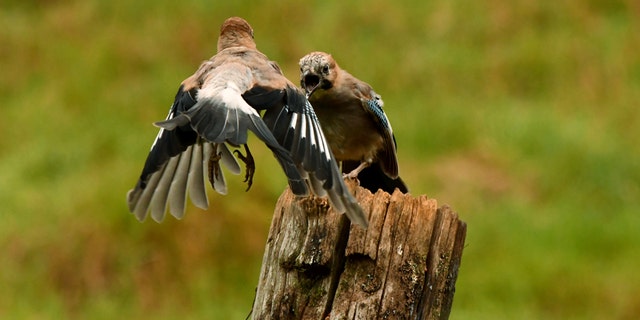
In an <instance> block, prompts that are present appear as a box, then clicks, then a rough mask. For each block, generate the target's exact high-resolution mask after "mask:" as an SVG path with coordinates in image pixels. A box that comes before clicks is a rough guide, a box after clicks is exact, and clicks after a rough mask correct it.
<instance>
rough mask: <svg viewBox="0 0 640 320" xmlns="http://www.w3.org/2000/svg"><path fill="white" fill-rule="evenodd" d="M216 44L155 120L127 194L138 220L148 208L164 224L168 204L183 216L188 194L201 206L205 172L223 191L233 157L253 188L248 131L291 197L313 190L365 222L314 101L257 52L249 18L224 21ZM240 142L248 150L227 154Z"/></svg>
mask: <svg viewBox="0 0 640 320" xmlns="http://www.w3.org/2000/svg"><path fill="white" fill-rule="evenodd" d="M217 49H218V50H217V53H216V55H214V56H213V57H212V58H211V59H209V60H207V61H205V62H203V63H202V64H201V65H200V68H199V69H198V70H197V71H196V72H195V74H193V75H192V76H190V77H188V78H187V79H186V80H184V81H183V82H182V84H181V85H180V88H179V89H178V93H177V94H176V97H175V100H174V103H173V105H172V106H171V109H170V110H169V115H168V116H167V119H166V120H165V121H161V122H157V123H156V125H157V126H158V127H160V132H159V133H158V135H157V137H156V139H155V141H154V143H153V145H152V147H151V150H150V152H149V155H148V157H147V160H146V162H145V165H144V168H143V170H142V174H141V175H140V179H139V180H138V183H137V184H136V186H135V187H134V188H133V189H132V190H130V191H129V193H128V194H127V202H128V205H129V210H130V211H131V212H132V213H133V214H134V215H135V216H136V217H137V218H138V219H139V220H144V219H145V218H146V216H147V215H148V214H149V212H150V213H151V217H152V218H153V219H154V220H156V221H162V220H163V219H164V216H165V213H166V211H167V207H168V211H169V212H170V213H171V214H172V215H173V216H175V217H176V218H181V217H182V216H183V215H184V211H185V205H186V198H187V192H188V194H189V196H190V198H191V200H192V202H193V203H194V204H195V205H196V206H197V207H200V208H203V209H206V208H208V206H209V203H208V199H207V194H206V188H205V185H206V183H205V176H207V177H208V180H209V181H210V183H211V185H212V186H213V188H214V190H216V191H217V192H218V193H221V194H225V193H226V192H227V186H226V182H225V178H224V175H223V173H222V170H221V164H223V165H224V166H225V167H227V168H228V169H229V171H230V172H232V173H234V174H239V173H240V171H241V168H240V164H239V163H238V161H237V159H240V160H241V161H243V162H244V163H245V166H246V175H245V181H246V182H248V184H249V187H251V182H252V178H253V170H254V168H255V162H254V159H253V157H252V156H251V152H250V151H249V147H248V146H247V135H248V131H251V132H253V133H254V134H255V135H256V136H257V137H258V138H259V139H260V140H261V141H262V142H263V143H264V144H265V145H266V146H267V147H268V148H269V149H270V150H271V151H272V152H273V154H274V156H275V157H276V159H277V160H278V162H279V164H280V166H281V167H282V169H283V171H284V173H285V175H286V176H287V178H288V182H289V187H290V188H291V190H292V192H293V193H294V194H295V195H297V196H307V195H309V194H310V192H309V190H311V193H313V194H315V195H317V196H326V197H328V199H329V202H330V204H331V205H332V207H333V209H334V210H336V211H338V212H341V213H345V214H346V215H347V216H348V217H349V219H350V220H351V221H352V222H354V223H357V224H359V225H362V226H364V227H366V226H367V220H366V217H365V215H364V212H363V211H362V208H361V207H360V205H359V204H358V202H357V201H356V200H355V198H354V197H353V195H352V194H351V193H350V191H349V189H348V188H347V186H346V185H345V183H344V181H343V179H342V174H341V173H340V171H339V169H338V167H337V163H336V160H335V158H334V156H333V154H332V152H331V149H330V148H329V145H328V143H327V140H326V138H325V136H324V134H323V132H322V129H321V127H320V124H319V122H318V119H317V117H316V115H315V112H314V110H313V108H312V107H311V104H310V103H309V101H308V100H307V99H306V97H305V95H304V93H303V92H302V91H301V90H300V89H299V88H297V87H296V86H295V85H294V84H293V83H291V82H290V81H289V80H287V79H286V78H285V77H284V75H283V74H282V72H281V70H280V68H279V67H278V65H277V64H276V63H275V62H273V61H271V60H269V59H268V58H267V56H265V55H264V54H263V53H261V52H260V51H258V50H257V49H256V44H255V41H254V38H253V29H252V28H251V26H250V25H249V23H247V22H246V21H245V20H244V19H242V18H238V17H232V18H229V19H227V20H226V21H225V22H224V23H223V24H222V27H221V29H220V36H219V38H218V48H217ZM262 111H264V115H263V117H261V116H260V113H261V112H262ZM241 146H243V147H244V150H245V154H242V153H241V152H240V151H239V150H235V151H234V152H231V151H230V147H231V148H239V147H241ZM236 157H237V158H236ZM205 168H206V169H205Z"/></svg>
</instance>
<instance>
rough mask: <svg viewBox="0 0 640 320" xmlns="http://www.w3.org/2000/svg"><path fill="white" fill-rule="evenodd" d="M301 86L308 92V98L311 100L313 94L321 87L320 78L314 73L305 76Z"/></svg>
mask: <svg viewBox="0 0 640 320" xmlns="http://www.w3.org/2000/svg"><path fill="white" fill-rule="evenodd" d="M301 85H302V87H303V88H304V91H306V92H307V98H309V97H310V96H311V95H312V94H313V92H314V91H316V89H318V86H320V77H318V76H317V75H315V74H312V73H308V74H305V75H304V77H302V83H301Z"/></svg>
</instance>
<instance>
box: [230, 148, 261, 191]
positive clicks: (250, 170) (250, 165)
mask: <svg viewBox="0 0 640 320" xmlns="http://www.w3.org/2000/svg"><path fill="white" fill-rule="evenodd" d="M244 150H245V151H246V153H247V155H246V156H245V155H243V154H242V153H241V152H240V151H238V150H233V153H234V154H235V155H236V156H237V157H238V159H240V160H242V162H244V165H245V171H244V172H245V174H244V181H243V182H246V183H247V190H245V191H249V189H251V185H252V184H253V174H254V173H255V172H256V163H255V161H254V160H253V155H251V151H249V146H247V145H246V144H245V145H244Z"/></svg>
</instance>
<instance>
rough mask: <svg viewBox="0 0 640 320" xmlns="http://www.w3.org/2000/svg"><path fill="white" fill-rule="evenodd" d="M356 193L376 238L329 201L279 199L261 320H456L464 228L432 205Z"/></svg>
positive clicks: (263, 275) (261, 287)
mask: <svg viewBox="0 0 640 320" xmlns="http://www.w3.org/2000/svg"><path fill="white" fill-rule="evenodd" d="M348 182H349V181H348ZM349 187H351V188H352V189H353V188H355V189H356V192H355V195H356V198H357V199H358V201H359V202H360V204H361V206H362V208H363V209H364V211H365V212H366V213H368V215H369V228H368V229H362V228H361V227H359V226H356V225H351V224H350V223H349V220H348V219H347V218H346V217H345V216H344V215H341V214H337V213H335V212H333V210H331V209H330V208H329V205H328V204H327V202H326V201H325V200H322V199H318V198H313V199H312V198H304V199H296V198H295V197H294V196H293V194H291V192H290V191H289V190H288V189H287V190H286V191H285V192H284V193H283V194H282V195H281V196H280V199H279V200H278V203H277V205H276V210H275V213H274V216H273V221H272V224H271V228H270V230H269V236H268V239H267V244H266V248H265V253H264V257H263V261H262V268H261V272H260V280H259V283H258V289H257V292H256V299H255V302H254V305H253V313H252V317H253V319H446V318H448V316H449V313H450V311H451V304H452V302H453V295H454V292H455V282H456V278H457V275H458V268H459V266H460V260H461V257H462V249H463V246H464V239H465V235H466V225H465V223H464V222H462V221H460V220H459V219H458V216H457V214H456V213H455V212H453V211H452V210H451V209H450V208H449V207H447V206H443V207H440V208H438V205H437V202H436V200H434V199H427V197H426V196H419V197H413V196H411V195H410V194H402V193H400V192H398V191H396V192H395V193H393V194H392V195H390V194H388V193H385V192H382V191H378V192H377V193H375V194H371V193H370V192H369V191H367V190H365V189H362V188H359V187H356V186H355V183H353V182H349Z"/></svg>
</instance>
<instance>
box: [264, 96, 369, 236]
mask: <svg viewBox="0 0 640 320" xmlns="http://www.w3.org/2000/svg"><path fill="white" fill-rule="evenodd" d="M283 94H284V95H285V97H284V99H285V101H286V104H285V105H283V106H280V107H277V108H270V109H267V111H266V112H265V114H264V117H263V118H264V120H265V122H266V123H267V125H268V126H269V128H270V129H271V131H272V132H273V134H274V136H275V137H276V139H277V140H278V142H279V143H280V145H282V147H284V148H285V149H287V150H289V152H290V153H291V157H292V158H293V160H294V162H295V163H296V164H297V165H298V166H299V167H300V168H301V170H302V171H303V173H305V174H306V178H307V179H308V181H309V184H310V186H311V189H312V191H313V192H314V193H315V194H316V195H318V196H328V198H329V201H330V203H331V205H332V206H333V208H334V210H336V211H338V212H341V213H345V214H346V215H347V216H348V217H349V219H350V220H351V221H352V222H354V223H356V224H359V225H361V226H364V227H366V226H367V218H366V216H365V214H364V212H363V211H362V208H361V207H360V205H359V204H358V202H357V201H356V199H355V198H354V197H353V195H351V193H350V191H349V189H348V187H347V186H346V185H345V183H344V181H343V180H342V173H341V172H340V171H339V169H338V166H337V164H336V160H335V158H334V156H333V153H332V152H331V149H330V148H329V144H328V143H327V141H326V139H325V137H324V134H323V133H322V129H321V128H320V123H319V121H318V118H317V116H316V114H315V112H314V110H313V107H312V106H311V104H310V103H309V101H308V100H307V99H306V97H305V96H304V94H303V93H302V92H300V91H299V90H298V89H297V88H295V87H294V86H293V85H289V86H287V87H286V88H285V90H284V92H283Z"/></svg>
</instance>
